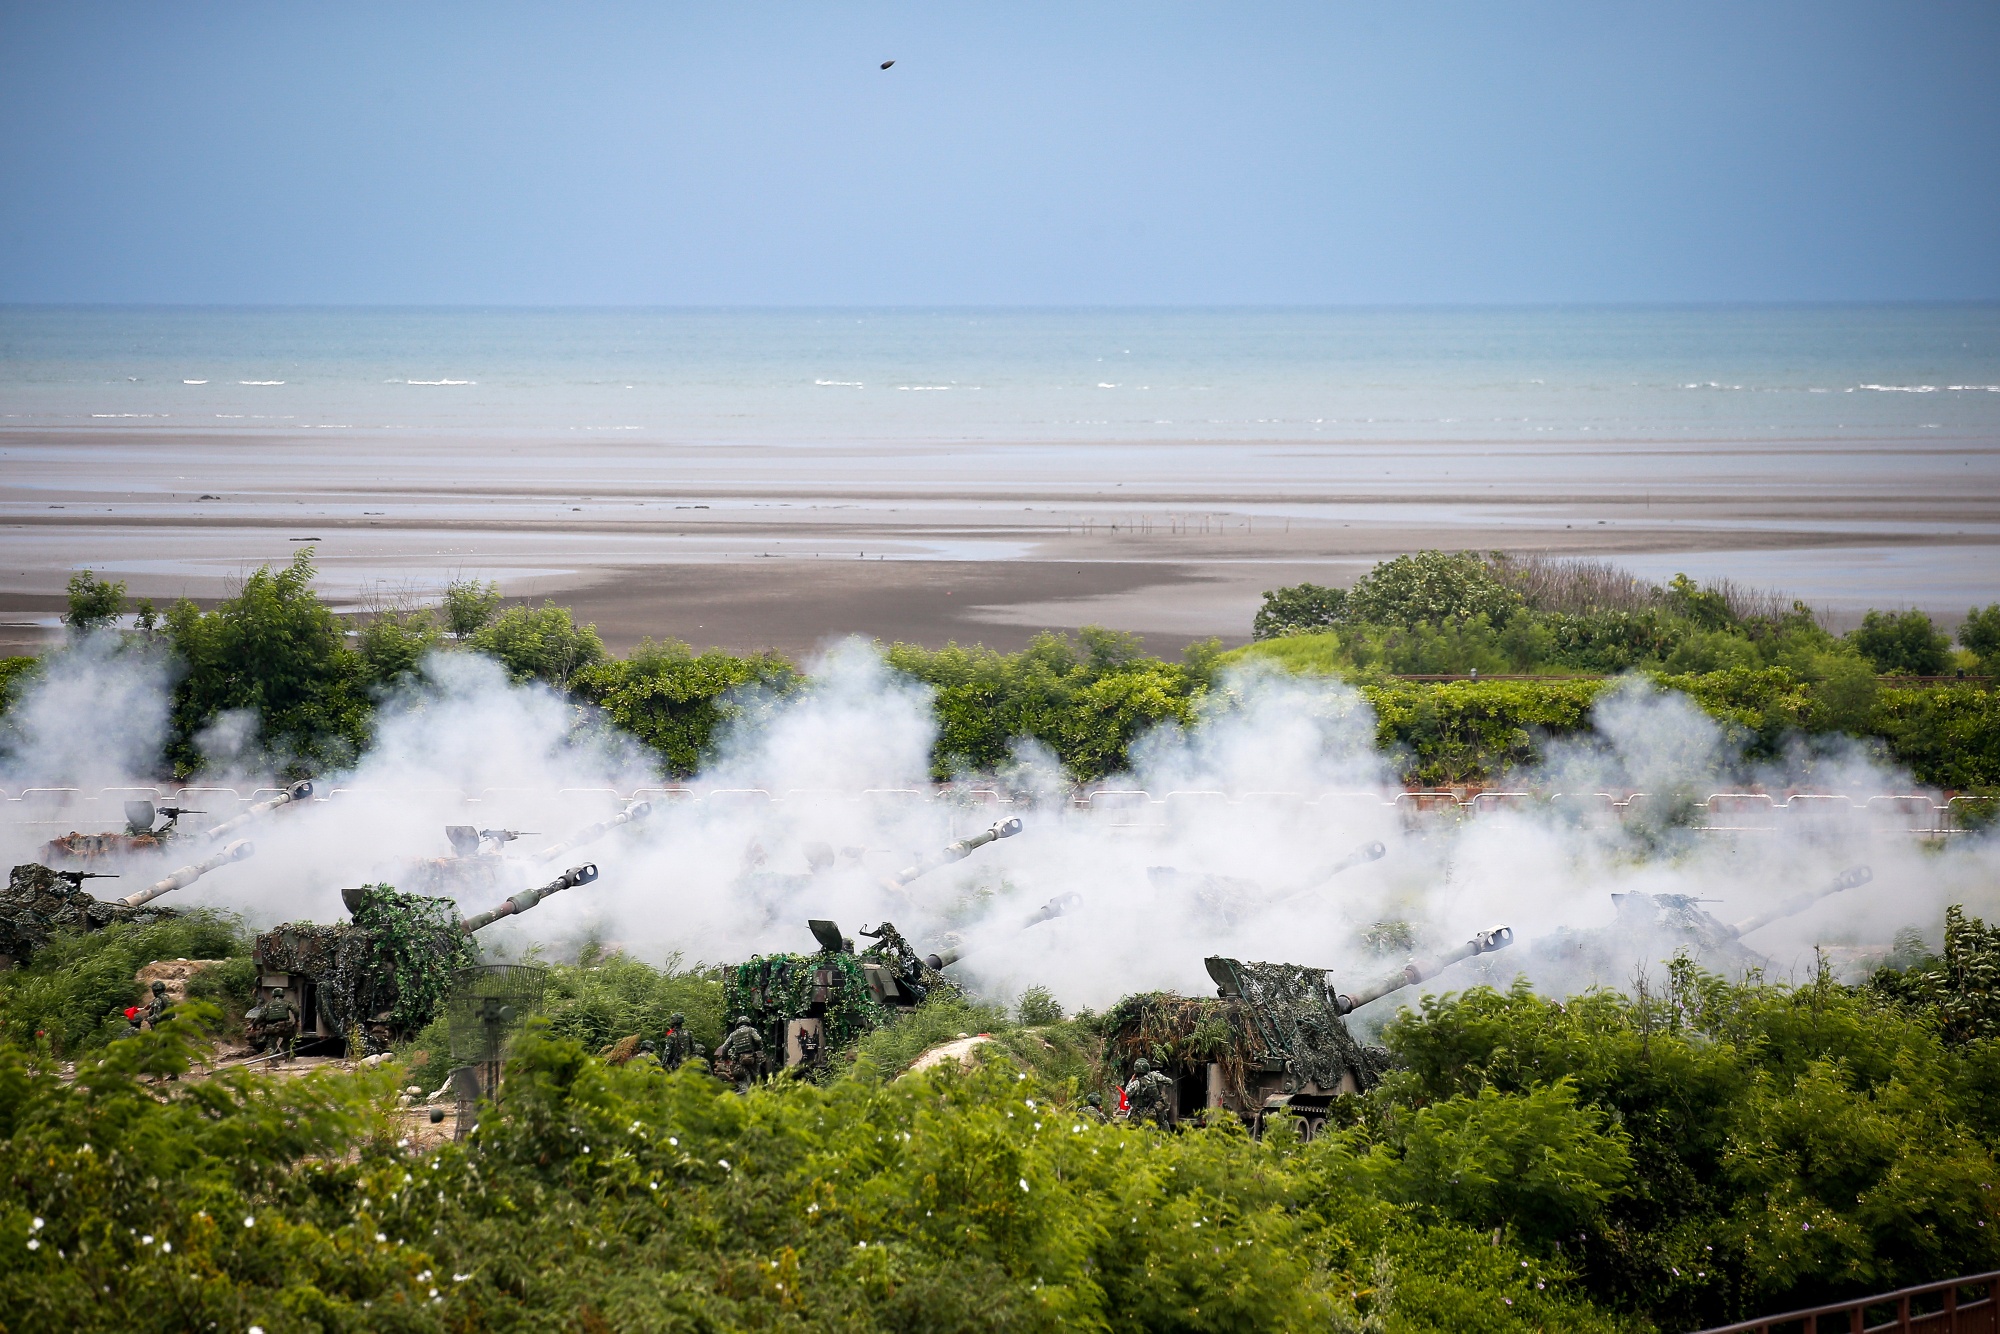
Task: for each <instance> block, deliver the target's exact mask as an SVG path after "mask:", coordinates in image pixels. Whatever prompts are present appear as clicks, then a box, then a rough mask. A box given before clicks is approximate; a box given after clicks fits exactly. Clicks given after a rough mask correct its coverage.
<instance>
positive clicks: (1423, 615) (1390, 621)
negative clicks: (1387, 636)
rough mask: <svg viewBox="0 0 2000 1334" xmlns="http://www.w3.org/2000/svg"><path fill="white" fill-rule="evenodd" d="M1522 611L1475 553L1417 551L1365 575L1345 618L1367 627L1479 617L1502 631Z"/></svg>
mask: <svg viewBox="0 0 2000 1334" xmlns="http://www.w3.org/2000/svg"><path fill="white" fill-rule="evenodd" d="M1521 605H1522V600H1521V595H1520V594H1519V593H1518V592H1516V591H1515V590H1514V589H1512V588H1510V587H1509V586H1508V585H1507V584H1505V583H1504V582H1502V581H1501V580H1500V579H1499V578H1497V577H1496V576H1495V575H1494V573H1493V571H1492V569H1491V568H1489V567H1488V566H1487V564H1486V562H1484V561H1482V560H1481V559H1480V558H1479V557H1478V556H1477V555H1476V554H1474V553H1473V552H1470V551H1459V552H1445V551H1419V552H1417V553H1416V554H1415V555H1410V556H1398V557H1396V558H1395V559H1394V560H1387V561H1383V562H1382V563H1381V564H1380V565H1377V566H1376V567H1375V568H1374V569H1372V570H1370V571H1369V572H1368V573H1367V574H1364V575H1362V576H1361V578H1360V579H1359V580H1358V581H1357V582H1356V583H1355V585H1354V587H1353V588H1352V589H1351V590H1349V592H1348V594H1347V605H1346V612H1345V615H1346V619H1347V620H1349V621H1351V622H1359V623H1365V624H1369V625H1400V626H1406V627H1407V626H1416V625H1435V624H1437V623H1438V622H1440V621H1446V620H1456V621H1468V620H1471V619H1472V618H1473V617H1475V616H1484V617H1485V618H1486V619H1487V620H1488V621H1490V622H1492V623H1493V624H1495V625H1501V624H1504V623H1505V622H1506V620H1507V618H1508V617H1509V616H1510V615H1512V614H1513V613H1514V612H1515V611H1516V610H1518V609H1519V608H1520V607H1521Z"/></svg>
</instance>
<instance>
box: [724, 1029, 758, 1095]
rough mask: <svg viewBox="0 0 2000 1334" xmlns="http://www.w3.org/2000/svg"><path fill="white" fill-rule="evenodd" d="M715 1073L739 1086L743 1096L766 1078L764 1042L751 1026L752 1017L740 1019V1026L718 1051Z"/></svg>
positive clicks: (731, 1032)
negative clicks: (753, 1085)
mask: <svg viewBox="0 0 2000 1334" xmlns="http://www.w3.org/2000/svg"><path fill="white" fill-rule="evenodd" d="M715 1073H716V1075H717V1076H719V1077H720V1078H722V1079H726V1080H729V1081H730V1082H732V1083H734V1084H735V1085H736V1091H737V1092H739V1093H741V1092H745V1091H747V1090H748V1089H749V1087H750V1085H751V1084H752V1083H754V1082H755V1081H756V1080H758V1079H760V1078H762V1077H763V1074H764V1038H763V1035H762V1034H760V1033H759V1032H758V1031H757V1030H756V1029H755V1028H753V1027H752V1026H751V1024H750V1016H749V1015H747V1014H739V1015H737V1016H736V1026H735V1027H734V1028H732V1029H731V1030H730V1031H729V1036H728V1037H726V1038H724V1039H723V1040H722V1041H721V1042H720V1043H718V1044H717V1045H716V1048H715Z"/></svg>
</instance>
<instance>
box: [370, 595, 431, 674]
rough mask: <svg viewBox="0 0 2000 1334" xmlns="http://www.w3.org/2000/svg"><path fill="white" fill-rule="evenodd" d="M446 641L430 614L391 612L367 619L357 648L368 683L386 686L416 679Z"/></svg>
mask: <svg viewBox="0 0 2000 1334" xmlns="http://www.w3.org/2000/svg"><path fill="white" fill-rule="evenodd" d="M443 642H444V632H443V631H441V630H439V629H438V624H437V617H436V616H435V615H433V614H432V613H431V612H430V611H428V610H425V609H418V610H415V611H401V610H388V611H380V612H377V613H375V614H374V615H373V616H370V617H369V618H368V620H367V621H366V622H365V623H364V624H363V625H362V627H361V633H360V634H359V636H357V642H356V644H355V648H356V650H357V651H358V652H359V653H360V655H361V661H362V662H363V663H364V664H365V665H366V674H367V678H368V680H369V682H370V683H371V684H373V685H376V686H387V685H392V684H394V683H396V682H398V681H406V680H409V679H411V678H413V677H415V676H416V675H417V673H418V671H419V670H421V668H422V667H423V663H424V656H425V655H426V654H428V653H430V652H432V651H433V650H434V649H436V648H437V647H438V646H439V645H440V644H442V643H443Z"/></svg>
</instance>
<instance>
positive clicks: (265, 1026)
mask: <svg viewBox="0 0 2000 1334" xmlns="http://www.w3.org/2000/svg"><path fill="white" fill-rule="evenodd" d="M243 1017H244V1018H245V1019H247V1020H249V1021H250V1028H249V1038H250V1045H251V1046H252V1047H253V1048H255V1049H256V1050H258V1051H265V1050H268V1049H270V1048H271V1047H273V1046H275V1047H276V1048H277V1050H278V1052H279V1053H280V1054H279V1056H278V1059H279V1060H280V1061H287V1060H290V1059H291V1043H292V1039H293V1038H295V1037H297V1036H298V1032H299V1021H298V1019H297V1018H296V1017H295V1016H294V1015H293V1014H292V1007H291V1004H290V1003H289V1002H288V1001H286V1000H285V989H284V988H283V987H272V988H271V998H270V999H269V1000H267V1001H265V1002H264V1003H263V1004H262V1005H259V1006H258V1007H257V1008H256V1009H254V1010H252V1011H250V1012H249V1013H248V1014H246V1015H244V1016H243Z"/></svg>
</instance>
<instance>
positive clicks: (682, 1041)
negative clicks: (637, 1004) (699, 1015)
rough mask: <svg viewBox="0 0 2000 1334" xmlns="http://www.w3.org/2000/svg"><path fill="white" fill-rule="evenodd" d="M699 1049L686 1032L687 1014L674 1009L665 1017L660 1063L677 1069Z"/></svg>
mask: <svg viewBox="0 0 2000 1334" xmlns="http://www.w3.org/2000/svg"><path fill="white" fill-rule="evenodd" d="M700 1051H701V1046H700V1044H699V1043H697V1042H696V1041H695V1040H694V1034H692V1033H690V1032H688V1029H687V1016H686V1015H684V1014H681V1013H680V1012H678V1011H676V1012H675V1013H673V1014H671V1015H669V1016H668V1017H667V1031H666V1033H665V1034H663V1035H662V1036H661V1039H660V1064H661V1065H663V1066H665V1067H666V1068H667V1069H669V1070H678V1069H680V1068H681V1067H682V1066H683V1065H686V1064H687V1063H688V1062H689V1061H691V1060H693V1059H694V1058H695V1057H696V1056H697V1055H698V1054H699V1053H700Z"/></svg>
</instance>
